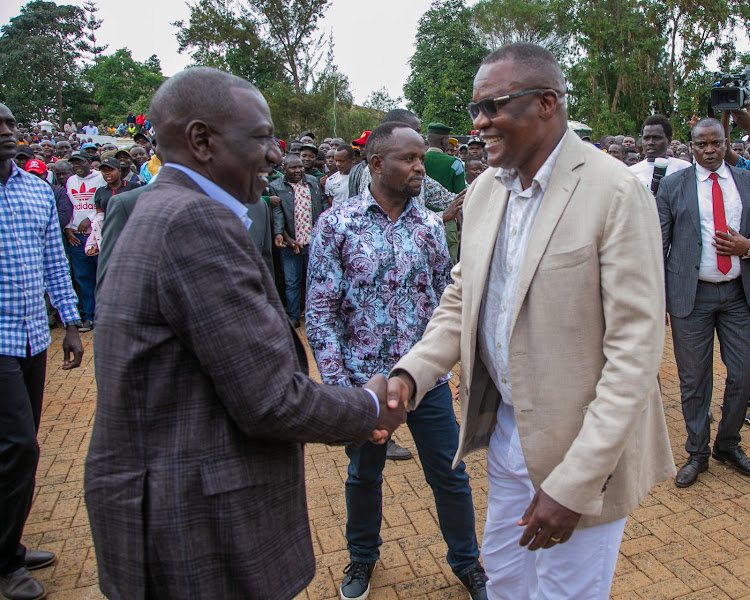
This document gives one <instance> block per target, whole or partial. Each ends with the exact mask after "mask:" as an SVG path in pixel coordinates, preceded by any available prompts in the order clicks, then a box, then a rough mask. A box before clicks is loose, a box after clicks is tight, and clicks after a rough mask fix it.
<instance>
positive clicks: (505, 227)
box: [477, 132, 575, 405]
mask: <svg viewBox="0 0 750 600" xmlns="http://www.w3.org/2000/svg"><path fill="white" fill-rule="evenodd" d="M566 135H570V133H569V132H566V133H565V135H563V137H562V139H560V142H559V143H558V144H557V147H556V148H555V149H554V150H553V151H552V153H551V154H550V155H549V156H548V157H547V160H546V161H544V164H543V165H542V166H541V168H540V169H539V170H538V171H537V173H536V175H534V180H533V181H532V182H531V185H530V186H529V187H528V188H527V189H525V190H524V189H523V187H522V186H521V179H520V178H519V176H518V172H517V171H516V170H515V169H499V170H498V172H497V174H496V175H495V177H496V178H497V180H498V181H500V182H501V183H502V184H503V185H504V186H505V187H506V188H507V189H508V191H509V192H510V196H509V197H508V204H507V206H506V207H505V213H504V214H503V220H502V221H501V222H500V229H499V231H498V233H497V240H496V241H495V251H494V253H493V255H492V261H491V263H490V271H489V273H488V275H487V284H486V286H485V289H484V298H483V300H482V308H481V310H480V313H479V331H478V336H477V341H478V344H479V356H480V358H481V359H482V361H483V362H484V364H485V366H486V367H487V370H488V371H489V373H490V377H492V381H493V382H494V383H495V386H496V387H497V389H498V391H499V392H500V394H501V395H502V397H503V402H504V403H506V404H509V405H512V404H513V400H512V396H511V381H510V366H509V364H508V343H509V341H510V327H511V322H512V319H513V306H514V304H515V301H516V290H517V288H518V276H519V274H520V272H521V265H522V264H523V256H524V254H525V252H526V246H527V244H528V241H529V234H530V233H531V227H532V226H533V225H534V219H535V218H536V213H537V212H538V211H539V205H540V204H541V203H542V198H543V197H544V192H545V191H546V189H547V183H548V182H549V178H550V175H551V174H552V169H553V168H554V166H555V162H556V161H557V157H558V155H559V154H560V151H561V150H562V146H563V142H564V141H565V136H566ZM573 135H575V134H573Z"/></svg>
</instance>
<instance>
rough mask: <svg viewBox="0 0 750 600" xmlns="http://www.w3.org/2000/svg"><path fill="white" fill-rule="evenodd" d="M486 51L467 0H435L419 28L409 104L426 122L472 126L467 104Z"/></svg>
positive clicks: (407, 86) (408, 83)
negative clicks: (473, 22) (473, 24)
mask: <svg viewBox="0 0 750 600" xmlns="http://www.w3.org/2000/svg"><path fill="white" fill-rule="evenodd" d="M486 54H487V50H486V48H485V47H484V46H483V45H482V42H481V40H480V39H479V35H478V34H477V32H476V30H475V29H474V27H473V26H472V20H471V12H470V11H469V10H468V9H467V8H466V6H465V2H464V0H435V1H434V2H433V3H432V6H431V7H430V9H429V10H428V11H427V12H426V13H425V14H424V15H422V18H421V19H420V20H419V28H418V29H417V43H416V50H415V52H414V55H413V56H412V57H411V60H410V61H409V63H410V65H411V74H410V75H409V78H408V79H407V81H406V84H405V85H404V96H406V99H407V100H408V106H409V107H410V109H411V110H413V111H414V112H416V113H417V114H418V115H419V116H420V117H421V118H422V120H423V121H440V122H441V123H445V124H446V125H450V126H452V127H455V128H457V130H458V131H467V132H468V131H469V130H470V129H471V119H470V118H469V115H468V113H467V112H466V105H467V104H468V103H469V101H470V100H471V94H472V86H473V80H474V74H475V73H476V72H477V68H478V67H479V65H480V63H481V62H482V59H483V58H484V57H485V55H486Z"/></svg>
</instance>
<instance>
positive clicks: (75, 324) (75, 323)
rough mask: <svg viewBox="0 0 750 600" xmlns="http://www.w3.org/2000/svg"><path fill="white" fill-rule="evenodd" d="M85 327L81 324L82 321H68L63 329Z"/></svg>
mask: <svg viewBox="0 0 750 600" xmlns="http://www.w3.org/2000/svg"><path fill="white" fill-rule="evenodd" d="M81 325H83V323H82V322H81V319H76V320H75V321H68V322H67V323H63V327H65V329H67V328H68V327H80V326H81Z"/></svg>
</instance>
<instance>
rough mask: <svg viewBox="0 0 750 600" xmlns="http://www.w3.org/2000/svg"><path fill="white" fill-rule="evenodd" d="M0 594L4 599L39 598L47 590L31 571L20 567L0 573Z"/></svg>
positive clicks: (22, 599)
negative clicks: (3, 573) (9, 571)
mask: <svg viewBox="0 0 750 600" xmlns="http://www.w3.org/2000/svg"><path fill="white" fill-rule="evenodd" d="M0 594H2V597H3V598H5V599H6V600H41V599H42V598H44V597H45V596H46V595H47V592H46V591H44V588H43V587H42V584H41V583H39V582H38V581H37V580H36V579H34V577H33V576H32V575H31V573H29V572H28V571H27V570H26V569H25V568H24V567H21V568H20V569H18V570H17V571H13V572H12V573H6V574H5V575H0Z"/></svg>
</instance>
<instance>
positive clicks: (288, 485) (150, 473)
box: [0, 44, 750, 600]
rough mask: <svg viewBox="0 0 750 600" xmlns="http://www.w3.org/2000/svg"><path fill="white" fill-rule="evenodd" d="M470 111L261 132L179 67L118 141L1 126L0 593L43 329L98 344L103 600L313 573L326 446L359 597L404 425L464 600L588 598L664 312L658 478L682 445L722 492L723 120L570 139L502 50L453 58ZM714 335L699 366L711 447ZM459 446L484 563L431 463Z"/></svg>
mask: <svg viewBox="0 0 750 600" xmlns="http://www.w3.org/2000/svg"><path fill="white" fill-rule="evenodd" d="M207 98H210V99H211V102H207V101H206V99H207ZM11 108H12V107H11ZM468 110H469V114H470V115H471V117H472V119H473V124H474V128H475V130H474V131H472V132H471V134H470V135H469V136H466V137H465V138H464V136H458V135H454V132H453V129H452V128H451V127H450V126H449V125H446V124H443V123H429V124H427V125H426V126H425V127H423V124H422V123H421V121H420V119H419V118H418V117H417V115H415V114H413V113H411V112H410V111H407V110H404V109H396V110H392V111H389V112H388V113H386V114H385V115H384V116H383V118H382V120H381V123H380V124H379V125H378V126H377V127H374V128H373V129H372V130H371V131H364V132H363V133H362V135H361V136H360V137H359V138H358V139H356V140H351V141H350V142H349V141H348V140H344V139H341V138H336V137H323V136H322V135H320V134H318V135H317V136H316V134H315V133H314V132H311V131H304V132H302V133H301V134H300V135H299V136H298V137H297V138H296V139H293V140H289V141H288V142H286V141H283V140H278V139H277V138H275V137H274V135H273V123H272V121H271V117H270V114H269V111H268V107H267V105H266V103H265V101H264V100H263V97H262V96H261V95H260V93H259V92H258V90H257V89H255V88H254V87H253V86H252V85H251V84H250V83H248V82H246V81H244V80H242V79H240V78H237V77H234V76H231V75H227V74H224V73H221V72H219V71H216V70H213V69H209V68H192V69H188V70H186V71H184V72H182V73H180V74H178V75H176V76H174V77H172V78H170V79H169V80H168V81H167V82H166V83H165V84H164V85H163V86H162V87H161V88H160V89H159V91H157V93H156V95H155V97H154V99H153V102H152V105H151V108H150V113H149V114H150V116H149V118H146V117H143V116H142V115H139V117H134V116H133V114H132V113H130V114H129V115H128V117H127V119H126V121H125V123H124V125H126V129H127V130H129V129H130V127H131V125H132V126H133V143H132V145H131V146H130V147H128V146H127V145H126V146H125V147H119V146H118V145H116V144H112V143H107V142H105V143H97V142H95V141H93V139H92V141H85V140H84V139H81V138H80V137H79V136H96V135H98V134H99V132H100V131H101V128H97V127H96V126H95V125H94V124H93V122H92V121H90V122H89V124H88V125H87V126H84V127H81V124H80V123H78V124H74V123H73V122H72V120H70V119H68V122H67V123H66V124H65V125H64V126H63V128H62V131H58V130H57V129H56V128H55V127H54V126H53V127H51V128H49V129H50V130H49V131H43V130H41V129H39V128H36V127H34V128H31V129H30V130H27V129H24V128H21V127H18V126H17V124H16V123H15V119H14V118H13V115H12V112H11V110H10V108H8V107H4V106H2V105H0V192H1V194H0V199H2V200H3V204H2V205H0V224H2V226H3V231H4V233H5V235H4V236H2V240H0V244H2V255H1V256H0V264H1V266H2V270H3V273H7V275H4V276H3V278H0V286H1V287H0V298H2V302H3V306H2V310H0V333H2V341H0V385H2V386H3V388H4V389H8V390H10V392H9V393H10V396H11V397H12V401H9V402H8V403H6V405H5V406H3V407H1V408H0V417H2V418H0V450H2V452H3V455H4V456H7V459H4V460H3V463H2V464H1V465H0V487H2V488H3V489H4V490H7V491H6V493H4V494H3V495H0V515H2V516H0V524H1V525H2V527H0V593H2V594H3V595H4V596H5V597H6V598H8V599H9V600H30V599H38V598H42V597H43V594H44V590H43V588H42V586H41V585H40V584H39V583H38V582H37V581H36V579H34V577H33V576H32V575H31V574H30V573H29V571H30V570H33V569H35V568H40V567H42V566H45V565H47V564H50V563H51V562H52V561H54V559H55V557H54V555H52V554H51V553H47V552H44V551H42V550H37V549H26V548H24V546H23V545H21V543H20V540H21V533H22V531H23V526H24V522H25V519H26V516H27V515H28V511H29V508H30V505H31V499H32V494H33V489H34V472H35V468H36V462H37V460H38V446H37V444H36V430H37V429H38V426H39V418H40V414H41V403H42V390H43V384H44V366H45V364H46V348H47V346H48V345H49V340H50V334H49V318H50V315H49V313H50V312H53V310H54V309H56V310H57V318H58V319H59V320H60V322H61V323H62V324H63V326H64V327H65V328H66V335H65V341H64V342H63V347H64V349H65V365H64V367H63V368H75V367H77V366H78V365H79V364H80V361H81V356H82V352H83V350H82V345H81V342H80V336H79V332H83V333H85V332H87V331H91V330H92V329H93V328H94V324H96V329H95V330H94V334H95V337H94V345H95V351H96V379H97V388H98V402H97V418H96V422H95V425H94V430H93V434H92V441H91V448H90V450H89V455H88V458H87V462H86V481H85V493H86V501H87V507H88V511H89V516H90V520H91V528H92V534H93V537H94V543H95V546H96V551H97V559H98V565H99V577H100V586H101V588H102V591H103V592H104V593H105V594H106V595H107V596H108V597H109V598H110V599H111V600H118V599H120V598H123V599H124V598H136V597H150V598H160V599H162V598H183V597H188V596H192V597H198V598H203V597H213V596H220V597H224V598H292V597H294V596H295V595H296V594H297V593H298V592H299V591H300V590H301V589H302V588H303V587H304V586H305V585H306V584H307V582H309V580H310V578H311V577H312V574H313V571H314V560H313V554H312V547H311V544H310V535H309V529H308V523H307V516H306V509H305V502H304V496H305V494H304V473H303V469H302V453H303V444H304V442H325V443H336V442H347V443H348V445H347V446H346V454H347V456H348V458H349V467H348V478H347V481H346V485H345V496H346V507H347V521H346V540H347V549H348V552H349V558H350V563H349V565H348V566H347V568H346V569H345V571H344V575H343V578H342V581H341V586H340V596H341V598H342V600H362V599H364V598H366V597H367V595H368V594H369V589H370V579H371V577H372V575H373V571H374V568H375V565H376V562H377V560H378V558H379V555H380V545H381V542H382V540H381V538H380V527H381V521H382V482H383V469H384V465H385V463H386V460H388V459H393V460H404V459H408V458H410V456H411V453H410V451H409V450H408V449H406V448H403V447H401V446H399V445H398V444H396V443H395V442H394V440H393V439H392V435H391V434H392V433H393V431H394V430H395V429H396V428H397V427H398V426H399V425H400V424H401V423H402V422H405V423H406V425H407V426H408V427H409V429H410V430H411V433H412V436H413V438H414V441H415V444H416V447H417V450H418V452H419V456H420V460H421V464H422V467H423V469H424V473H425V478H426V480H427V483H428V484H429V485H430V487H431V489H432V492H433V495H434V499H435V506H436V509H437V515H438V521H439V525H440V530H441V533H442V535H443V538H444V539H445V542H446V545H447V547H448V552H447V556H446V560H447V562H448V564H449V565H450V567H451V569H452V570H453V572H454V573H455V575H456V577H457V578H458V580H459V581H461V583H462V584H463V585H464V586H465V588H466V590H467V592H468V594H469V595H470V597H471V598H472V599H474V600H477V599H485V598H493V599H498V598H509V599H511V598H512V599H518V598H548V597H565V598H582V599H584V598H590V599H592V600H593V599H596V600H598V599H604V598H607V597H608V595H609V589H610V585H611V581H612V577H613V574H614V569H615V564H616V561H617V555H618V549H619V544H620V541H621V539H622V534H623V530H624V527H625V521H626V518H627V516H628V514H629V513H630V512H631V511H632V510H633V509H635V508H636V507H637V506H638V503H639V502H640V501H641V499H642V498H643V497H644V496H645V495H646V494H647V493H648V491H649V490H650V489H651V487H652V486H653V485H654V484H656V483H658V482H659V481H662V480H664V479H667V478H669V477H672V476H674V475H675V472H676V469H675V465H674V461H673V459H672V455H671V450H670V442H669V437H668V435H667V431H666V425H665V421H664V413H663V407H662V404H661V395H660V390H659V384H658V379H657V374H658V370H659V366H660V362H661V356H662V345H663V340H664V330H665V318H664V314H665V311H666V312H667V313H668V315H669V317H668V318H669V319H670V320H671V331H672V336H673V340H674V350H675V358H676V362H677V367H678V372H679V377H680V384H681V393H682V406H683V413H684V417H685V424H686V431H687V442H686V449H687V451H688V454H689V460H688V461H687V463H686V464H685V465H683V466H682V467H681V468H680V470H679V472H677V473H676V478H675V483H676V485H677V486H678V487H687V486H689V485H692V484H693V483H694V482H695V481H696V480H697V479H698V476H699V474H700V473H701V472H704V471H705V470H707V469H708V468H709V462H708V458H709V456H710V455H713V457H714V458H715V459H716V460H719V461H721V462H726V463H728V464H730V465H732V466H733V467H734V468H735V469H737V471H739V472H740V473H742V474H744V475H750V461H749V460H748V458H747V456H746V455H745V453H744V451H743V450H742V448H741V446H740V444H739V442H740V437H741V436H740V430H741V427H742V424H743V422H744V421H745V419H746V412H747V403H748V398H750V370H748V369H747V368H746V366H747V365H748V364H750V346H748V345H747V343H746V340H747V338H748V335H749V334H750V272H748V269H750V260H748V259H749V258H750V241H748V238H749V237H750V173H748V171H749V170H750V155H748V148H747V145H746V144H745V143H744V142H742V141H741V140H735V141H733V142H731V144H730V143H728V142H727V137H728V132H729V122H730V117H731V118H733V119H734V121H735V123H736V124H737V125H739V126H740V127H742V128H744V129H745V130H746V131H750V115H748V113H747V112H746V111H745V110H737V111H731V112H730V111H725V113H724V114H723V121H722V122H720V121H717V120H715V119H709V118H706V119H698V118H697V117H696V118H694V120H693V121H692V122H691V131H692V133H691V140H690V142H689V143H687V144H686V143H682V142H681V141H679V140H676V139H673V129H672V125H671V123H670V121H669V120H668V119H667V118H666V117H664V116H662V115H651V116H649V117H647V118H646V119H645V120H644V123H643V126H642V128H641V131H640V132H639V134H638V135H616V136H615V135H609V136H605V137H604V138H602V139H601V141H600V142H599V144H596V145H595V144H592V143H590V142H591V140H590V139H588V138H584V139H581V138H580V137H579V136H578V135H577V134H576V133H575V132H574V131H572V130H570V129H569V127H568V121H567V112H566V93H565V81H564V79H563V75H562V72H561V70H560V67H559V65H558V64H557V62H556V61H555V59H554V57H552V55H551V54H550V53H549V52H547V51H546V50H543V49H541V48H539V47H538V46H534V45H532V44H512V45H509V46H506V47H504V48H502V49H500V50H498V51H496V52H493V53H492V54H490V55H489V56H488V57H487V58H486V59H485V61H484V62H483V63H482V66H481V67H480V69H479V71H478V72H477V74H476V77H475V82H474V101H473V102H472V103H470V104H469V106H468ZM139 121H140V122H139ZM110 133H111V131H110ZM157 134H158V138H159V143H158V145H157V141H156V135H157ZM318 137H320V138H322V141H320V142H319V143H318V144H316V139H318ZM462 138H463V139H466V143H460V141H459V140H460V139H462ZM587 142H588V143H587ZM686 199H687V201H686ZM19 211H20V214H21V215H25V217H24V218H20V219H19V218H17V215H18V214H19ZM14 233H15V234H16V235H15V236H14V235H13V234H14ZM11 238H12V239H11ZM13 240H17V241H13ZM105 274H106V276H105ZM665 282H666V285H665ZM74 290H75V291H74ZM45 295H46V298H47V299H48V301H47V302H46V304H45ZM302 328H304V332H305V334H306V337H307V340H308V342H309V346H310V348H311V350H312V352H313V355H314V358H315V360H316V363H317V365H318V370H319V372H320V377H321V380H322V384H317V383H314V382H313V381H311V380H310V379H309V377H308V376H307V359H306V357H305V352H304V349H303V346H302V344H301V342H300V339H299V337H298V333H301V332H302ZM714 331H715V332H716V335H717V336H718V338H719V342H720V344H721V349H722V360H723V361H724V362H725V364H726V366H727V372H728V375H727V382H726V392H725V396H724V401H723V405H722V414H721V418H720V421H719V430H718V434H717V436H716V439H715V441H714V445H713V448H712V450H709V442H710V439H709V438H710V435H709V421H710V410H709V409H710V402H711V392H712V389H713V386H712V379H711V377H712V375H711V373H712V362H711V361H712V355H713V339H714ZM458 361H460V362H461V366H462V374H461V381H460V384H459V393H460V401H461V427H460V428H459V426H458V424H457V422H456V418H455V415H454V412H453V402H452V401H453V398H452V394H451V392H450V388H449V386H448V381H449V379H450V378H451V374H450V373H451V369H452V367H453V366H454V365H455V364H456V362H458ZM386 377H387V378H388V379H387V380H386ZM478 448H488V449H489V450H488V458H487V460H488V479H489V498H488V515H487V522H486V525H485V533H484V537H483V545H482V548H481V554H482V557H483V561H482V562H480V560H479V558H480V548H479V545H478V543H477V538H476V535H475V533H474V531H475V528H474V507H473V501H472V491H471V485H470V478H469V475H468V473H467V472H466V469H465V465H464V463H463V461H462V457H463V456H464V455H465V454H466V453H468V452H471V451H473V450H475V449H478ZM165 540H168V541H167V542H166V544H165ZM527 549H528V550H532V551H534V550H543V551H542V552H536V553H535V552H528V550H527ZM582 564H585V565H586V568H585V569H581V565H582Z"/></svg>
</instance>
